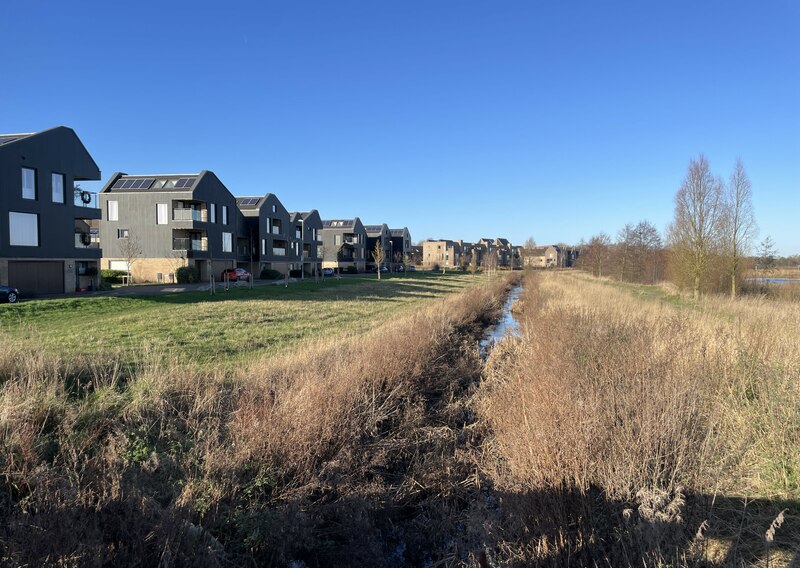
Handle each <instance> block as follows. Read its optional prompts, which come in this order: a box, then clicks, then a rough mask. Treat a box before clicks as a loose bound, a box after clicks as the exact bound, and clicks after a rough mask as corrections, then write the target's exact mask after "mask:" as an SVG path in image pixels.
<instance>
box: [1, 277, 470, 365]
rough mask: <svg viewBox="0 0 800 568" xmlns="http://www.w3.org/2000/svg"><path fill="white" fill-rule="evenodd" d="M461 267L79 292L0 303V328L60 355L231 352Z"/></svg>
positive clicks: (451, 288) (350, 321)
mask: <svg viewBox="0 0 800 568" xmlns="http://www.w3.org/2000/svg"><path fill="white" fill-rule="evenodd" d="M483 281H484V279H483V278H481V277H478V278H474V277H471V276H469V275H463V274H453V273H451V274H447V275H441V274H427V273H426V274H422V273H420V274H414V275H413V276H412V275H408V276H406V275H396V276H395V275H393V276H384V278H383V279H382V280H381V281H378V280H377V279H376V278H375V277H365V278H343V279H341V280H334V279H331V280H327V281H324V282H314V281H306V282H303V283H294V284H290V285H289V287H288V288H284V287H283V286H260V287H255V288H253V289H252V290H250V289H249V288H246V287H241V288H236V289H233V290H231V291H229V292H225V291H221V292H219V293H218V294H217V295H215V296H211V295H209V294H208V292H185V293H179V294H160V295H147V296H144V295H143V296H126V297H121V296H120V297H114V296H110V297H84V298H64V299H57V300H41V301H34V302H24V303H22V304H16V305H0V333H3V334H8V335H10V336H11V337H12V338H13V339H12V340H14V341H16V340H21V341H29V342H33V343H34V344H36V345H40V346H41V347H42V348H43V349H47V350H51V351H52V352H54V353H59V354H63V355H70V354H78V353H82V354H97V355H103V354H109V353H117V352H120V351H122V352H126V353H127V355H126V357H130V358H131V359H133V360H137V359H139V357H140V356H141V354H142V353H144V352H145V351H156V352H159V353H163V354H164V355H168V356H175V357H176V358H177V359H178V360H179V361H182V362H192V361H194V362H199V363H202V362H208V361H222V362H225V361H235V360H241V359H244V358H248V357H251V356H255V355H263V354H265V353H268V354H269V353H275V352H277V351H279V350H282V349H286V348H293V347H295V346H296V345H297V343H298V341H301V340H302V341H305V340H308V339H314V338H317V337H320V336H326V335H329V334H333V333H341V332H346V333H353V332H356V333H358V332H362V331H366V330H368V329H371V328H373V327H374V326H376V325H378V324H379V323H381V322H382V321H385V320H386V319H387V318H389V317H391V316H393V315H396V314H398V313H400V312H402V311H405V310H408V309H409V308H411V307H412V306H415V305H418V304H419V303H420V302H422V301H426V300H431V299H433V298H439V297H442V296H444V295H447V294H450V293H453V292H458V291H460V290H462V289H463V288H465V287H467V286H470V285H473V284H475V283H477V282H483Z"/></svg>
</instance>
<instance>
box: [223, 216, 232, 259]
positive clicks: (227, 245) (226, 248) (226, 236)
mask: <svg viewBox="0 0 800 568" xmlns="http://www.w3.org/2000/svg"><path fill="white" fill-rule="evenodd" d="M223 207H225V206H224V205H223ZM222 252H233V233H222Z"/></svg>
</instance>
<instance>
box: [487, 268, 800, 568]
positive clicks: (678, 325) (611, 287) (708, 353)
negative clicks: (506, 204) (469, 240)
mask: <svg viewBox="0 0 800 568" xmlns="http://www.w3.org/2000/svg"><path fill="white" fill-rule="evenodd" d="M520 304H521V305H520V306H519V307H518V309H517V311H518V312H519V313H520V314H521V326H522V330H523V334H522V337H521V338H520V339H519V340H517V341H514V342H508V343H505V344H504V345H503V347H502V348H501V349H498V350H496V351H495V353H494V354H493V355H492V357H491V359H490V361H489V364H488V367H487V373H486V375H487V379H486V381H484V383H483V385H482V389H481V392H480V393H479V395H478V400H477V402H476V408H477V412H478V415H479V421H478V422H479V424H481V425H482V426H483V427H484V428H486V430H487V432H488V434H487V435H486V436H485V439H486V440H487V443H486V449H485V453H484V459H483V467H484V469H485V471H486V472H487V475H488V477H489V479H490V480H491V482H492V483H493V485H494V489H495V492H496V495H497V498H498V500H500V501H501V502H502V508H501V510H502V515H501V516H500V518H499V520H498V523H499V524H500V525H501V526H503V528H504V530H503V531H502V534H500V533H498V534H496V535H495V538H494V539H493V550H495V552H496V554H497V556H498V558H499V559H502V560H503V561H504V562H506V563H512V564H513V563H519V564H529V563H543V564H548V563H550V562H556V563H557V564H565V563H569V562H571V563H572V564H574V565H613V566H634V565H635V566H642V565H672V566H683V565H714V566H716V565H726V566H727V565H735V566H740V565H751V563H755V564H757V565H767V564H768V565H770V566H782V565H787V563H788V562H791V559H792V558H794V562H798V561H800V547H798V543H800V518H798V515H800V341H799V340H798V337H799V336H800V335H799V334H798V332H799V331H800V303H787V302H775V301H771V300H769V299H767V298H763V297H762V298H743V299H739V300H737V301H731V300H728V299H724V298H717V297H709V298H705V299H703V300H702V301H700V302H699V303H693V302H691V301H690V300H686V299H684V298H682V297H680V296H677V295H675V294H672V293H670V291H669V290H668V289H665V288H661V287H643V286H627V285H621V284H618V283H609V282H606V281H601V280H598V279H593V278H590V277H587V276H585V275H580V274H567V273H556V274H540V275H535V276H533V277H531V278H529V279H528V281H527V285H526V290H525V293H524V294H523V296H522V298H521V302H520ZM783 510H785V513H784V514H783V516H782V521H783V522H782V526H779V527H778V526H777V524H778V523H777V522H776V524H775V526H774V527H773V528H774V529H775V530H774V531H772V533H770V532H769V529H770V526H771V524H772V523H773V521H774V520H775V519H776V518H778V516H779V513H780V512H781V511H783Z"/></svg>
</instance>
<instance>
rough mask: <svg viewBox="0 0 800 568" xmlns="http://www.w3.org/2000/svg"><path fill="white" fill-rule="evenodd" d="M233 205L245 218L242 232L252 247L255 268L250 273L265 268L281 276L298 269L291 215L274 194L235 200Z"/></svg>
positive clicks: (259, 271)
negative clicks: (243, 231) (252, 244)
mask: <svg viewBox="0 0 800 568" xmlns="http://www.w3.org/2000/svg"><path fill="white" fill-rule="evenodd" d="M236 205H237V206H238V208H239V210H240V211H241V212H242V215H244V218H245V227H246V228H245V233H246V234H247V235H248V238H249V239H250V240H251V241H252V242H253V243H254V245H255V246H254V249H253V258H254V262H255V263H256V267H255V268H251V269H250V271H251V272H252V273H253V274H254V275H255V276H256V277H258V275H259V274H260V273H261V270H263V269H265V268H267V269H271V270H277V271H278V272H280V273H281V274H286V273H287V272H289V271H292V270H295V269H299V268H300V264H299V263H300V260H299V259H300V254H299V248H297V247H299V244H297V245H295V244H293V243H294V242H295V229H294V227H293V225H292V223H291V215H290V214H289V212H288V211H287V210H286V207H284V206H283V203H281V201H280V199H278V197H277V196H276V195H275V194H274V193H268V194H266V195H264V196H261V197H237V198H236ZM297 240H298V241H299V239H297Z"/></svg>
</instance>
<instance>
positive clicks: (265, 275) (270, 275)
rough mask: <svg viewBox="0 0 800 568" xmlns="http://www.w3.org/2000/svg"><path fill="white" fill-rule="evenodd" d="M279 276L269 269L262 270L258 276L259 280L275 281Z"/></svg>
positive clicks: (275, 271) (278, 273) (276, 272)
mask: <svg viewBox="0 0 800 568" xmlns="http://www.w3.org/2000/svg"><path fill="white" fill-rule="evenodd" d="M281 276H283V275H282V274H281V273H280V272H278V271H277V270H273V269H271V268H263V269H262V270H261V274H259V275H258V277H259V278H261V280H277V279H278V278H280V277H281Z"/></svg>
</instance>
